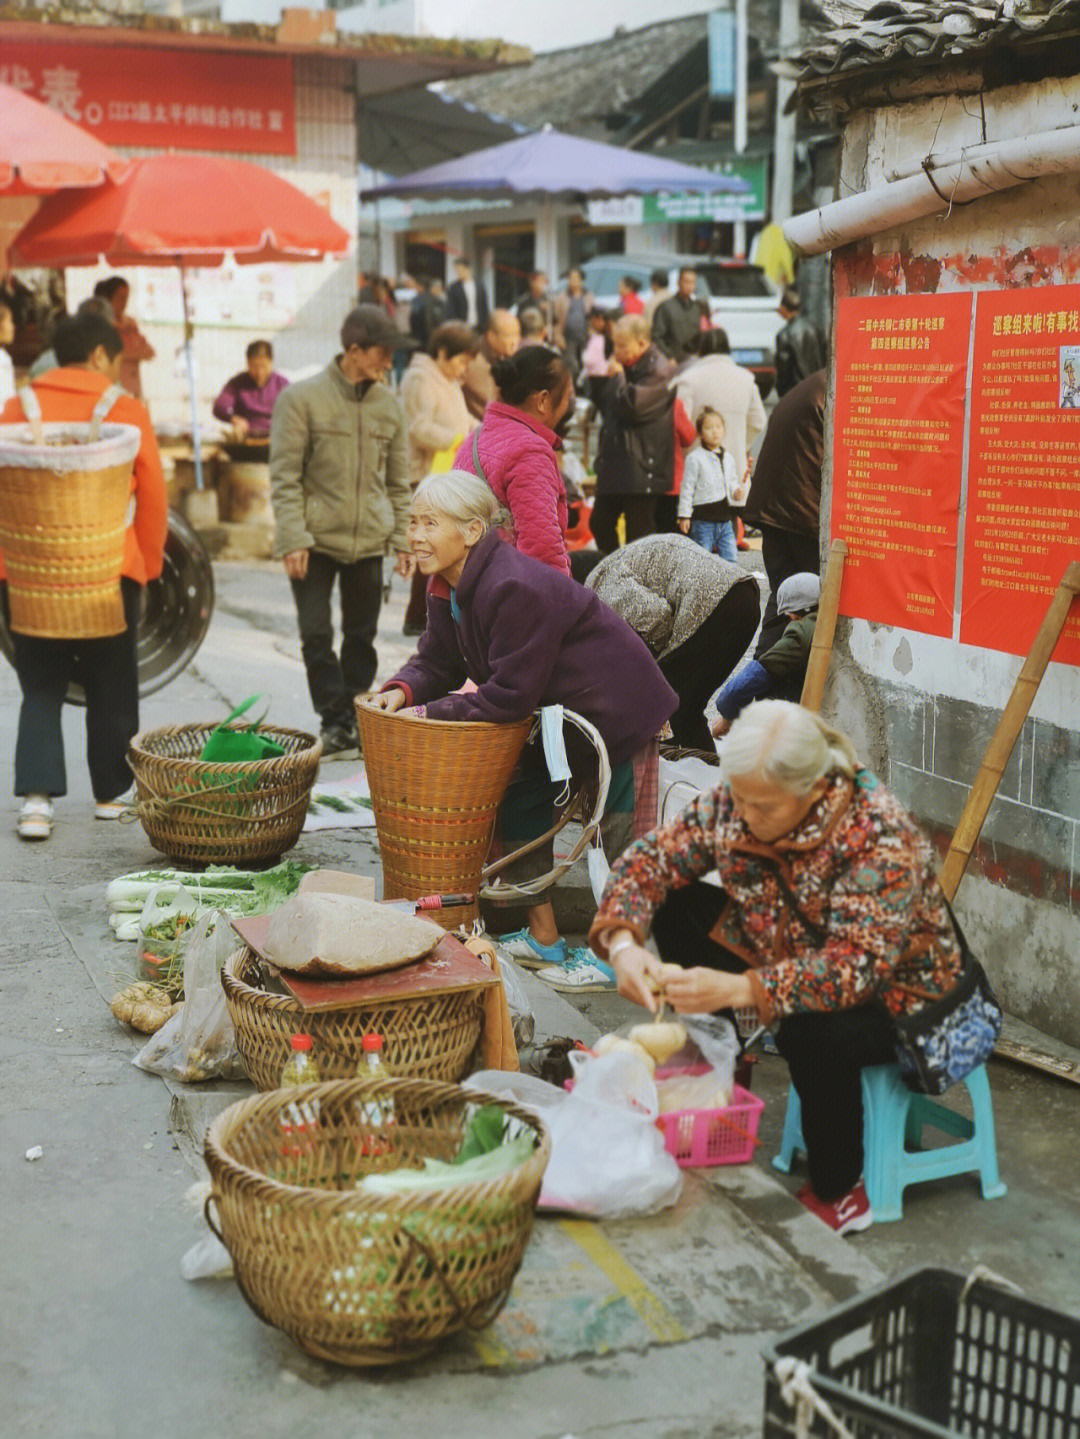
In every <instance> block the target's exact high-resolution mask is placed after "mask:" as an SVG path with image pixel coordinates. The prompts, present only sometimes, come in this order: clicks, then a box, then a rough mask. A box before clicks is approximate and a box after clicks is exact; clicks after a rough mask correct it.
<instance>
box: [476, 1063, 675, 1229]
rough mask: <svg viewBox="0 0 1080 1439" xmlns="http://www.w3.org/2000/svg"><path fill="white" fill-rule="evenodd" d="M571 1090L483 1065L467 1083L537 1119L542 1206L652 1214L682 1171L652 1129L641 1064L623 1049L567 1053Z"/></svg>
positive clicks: (624, 1215)
mask: <svg viewBox="0 0 1080 1439" xmlns="http://www.w3.org/2000/svg"><path fill="white" fill-rule="evenodd" d="M571 1063H572V1064H573V1065H574V1068H575V1072H576V1080H575V1084H574V1089H573V1091H572V1092H571V1093H567V1092H566V1091H565V1090H560V1089H557V1088H556V1087H555V1086H554V1085H552V1084H546V1083H545V1082H544V1081H543V1080H542V1079H535V1078H534V1077H533V1076H532V1075H527V1074H503V1073H502V1072H501V1071H498V1070H486V1071H484V1072H482V1073H480V1074H474V1075H473V1076H472V1078H471V1079H468V1080H466V1081H465V1084H466V1088H475V1089H481V1090H486V1091H487V1092H488V1093H491V1094H499V1095H504V1096H506V1097H507V1098H510V1099H513V1100H514V1101H515V1102H516V1103H519V1104H522V1105H524V1106H525V1107H527V1108H529V1109H532V1110H533V1111H534V1113H536V1114H538V1115H539V1116H540V1118H541V1119H543V1121H544V1123H545V1125H546V1126H547V1129H548V1134H549V1135H550V1138H551V1159H550V1160H549V1162H548V1167H547V1172H546V1173H545V1175H544V1185H543V1189H542V1190H541V1192H540V1207H541V1208H542V1209H560V1210H568V1211H569V1212H570V1213H572V1214H582V1215H586V1216H588V1217H589V1218H592V1219H628V1218H630V1217H632V1216H634V1215H641V1214H655V1213H657V1211H658V1210H661V1209H666V1208H667V1207H669V1206H670V1205H672V1204H674V1203H675V1202H676V1201H677V1200H678V1198H679V1195H680V1194H681V1193H682V1183H683V1178H682V1171H681V1170H680V1169H679V1166H678V1165H677V1164H676V1163H675V1161H674V1159H672V1157H671V1155H670V1154H668V1152H667V1150H666V1149H665V1148H664V1137H663V1135H662V1134H661V1133H660V1131H659V1130H658V1129H657V1128H656V1124H655V1120H656V1115H657V1108H658V1101H657V1095H656V1086H655V1084H653V1082H652V1079H651V1078H650V1076H649V1072H648V1069H647V1068H646V1066H645V1064H644V1063H643V1061H641V1060H639V1059H637V1058H636V1057H635V1056H633V1055H628V1054H605V1055H602V1056H601V1057H600V1058H592V1057H591V1056H589V1055H581V1056H580V1057H579V1056H578V1055H577V1054H574V1055H572V1056H571Z"/></svg>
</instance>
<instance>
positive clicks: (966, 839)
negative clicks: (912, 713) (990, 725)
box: [815, 560, 1080, 901]
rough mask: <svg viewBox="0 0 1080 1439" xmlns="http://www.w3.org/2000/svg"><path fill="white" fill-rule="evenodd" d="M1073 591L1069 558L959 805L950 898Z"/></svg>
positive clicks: (948, 872)
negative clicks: (975, 773) (965, 794)
mask: <svg viewBox="0 0 1080 1439" xmlns="http://www.w3.org/2000/svg"><path fill="white" fill-rule="evenodd" d="M1078 595H1080V563H1077V561H1075V560H1074V561H1073V562H1072V564H1070V565H1069V567H1068V569H1067V570H1066V571H1065V573H1064V575H1062V577H1061V583H1060V584H1059V585H1058V587H1057V590H1056V591H1055V593H1054V596H1053V598H1052V599H1051V601H1050V604H1049V606H1048V607H1047V611H1046V614H1045V615H1044V616H1043V622H1042V624H1041V625H1040V626H1039V632H1038V634H1037V635H1036V636H1035V639H1034V641H1033V642H1032V646H1031V649H1030V651H1029V652H1028V657H1027V659H1026V660H1025V661H1024V666H1023V668H1022V669H1021V671H1020V673H1019V675H1017V677H1016V683H1015V684H1014V685H1013V691H1012V694H1011V695H1010V696H1009V702H1008V704H1007V705H1006V706H1005V708H1004V710H1003V711H1002V713H1001V718H1000V720H998V725H997V729H996V730H995V731H994V733H993V735H992V736H991V738H990V743H989V744H988V745H987V747H986V753H985V754H984V755H983V762H982V764H981V765H980V766H979V773H978V774H977V775H976V776H975V783H974V784H973V785H972V786H971V792H970V794H969V795H968V798H967V804H965V806H964V812H963V814H962V815H961V816H960V822H959V824H958V825H957V826H956V830H955V832H954V834H953V837H952V843H951V844H950V845H949V850H948V853H947V854H946V856H945V863H944V864H943V865H942V867H941V887H942V889H943V890H944V891H945V897H946V898H947V899H948V900H950V901H951V900H952V898H953V896H954V895H955V894H956V891H957V889H958V888H959V885H960V881H961V880H962V879H963V877H964V871H965V870H966V869H967V866H968V861H969V860H970V858H971V851H972V850H973V849H974V848H975V845H976V843H977V841H978V838H979V835H980V833H981V831H982V827H983V822H984V820H985V819H986V815H987V812H988V810H989V809H990V805H991V804H992V803H993V799H994V795H995V794H996V793H997V788H998V785H999V784H1000V783H1001V776H1002V774H1003V773H1004V771H1005V766H1006V765H1007V764H1008V763H1009V756H1010V755H1011V754H1012V752H1013V746H1014V745H1015V744H1016V741H1017V738H1018V737H1019V734H1020V731H1021V729H1022V728H1023V725H1024V721H1025V720H1026V719H1027V716H1028V711H1029V710H1030V709H1031V705H1032V701H1033V700H1034V698H1035V695H1036V693H1037V691H1038V688H1039V685H1040V683H1041V682H1042V677H1043V675H1044V674H1045V673H1046V666H1047V665H1048V664H1049V663H1050V656H1051V655H1052V654H1053V652H1054V646H1055V645H1056V644H1057V642H1058V640H1059V639H1060V637H1061V631H1062V630H1063V629H1064V627H1065V621H1066V620H1067V619H1068V617H1069V610H1070V609H1071V608H1072V604H1073V601H1074V600H1075V599H1076V597H1077V596H1078ZM816 642H817V639H816V635H815V643H816Z"/></svg>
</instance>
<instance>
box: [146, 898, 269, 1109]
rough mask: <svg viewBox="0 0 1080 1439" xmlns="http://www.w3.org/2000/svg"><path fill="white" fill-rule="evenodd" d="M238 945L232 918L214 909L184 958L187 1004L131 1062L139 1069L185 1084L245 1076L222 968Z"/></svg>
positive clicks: (203, 920) (200, 922) (194, 935)
mask: <svg viewBox="0 0 1080 1439" xmlns="http://www.w3.org/2000/svg"><path fill="white" fill-rule="evenodd" d="M234 947H235V938H234V936H233V931H232V929H231V927H230V925H229V918H228V916H227V915H225V914H222V913H221V912H220V911H219V910H211V911H210V912H209V913H207V914H204V915H203V916H202V918H201V919H199V920H198V921H197V923H196V925H195V927H194V929H193V930H192V933H191V938H190V940H189V941H188V945H187V950H186V953H185V955H184V1004H183V1007H182V1008H181V1009H180V1011H179V1013H177V1014H174V1015H173V1017H172V1019H170V1020H169V1021H168V1022H167V1023H166V1024H165V1025H163V1026H162V1028H161V1029H159V1030H158V1032H157V1033H156V1034H155V1035H153V1036H152V1037H151V1039H150V1042H149V1044H146V1045H144V1047H143V1048H142V1049H140V1050H139V1052H138V1054H137V1055H136V1056H135V1058H134V1059H133V1060H132V1063H133V1064H136V1065H138V1067H139V1068H140V1069H146V1070H149V1071H150V1073H151V1074H162V1075H166V1076H168V1077H170V1078H173V1079H179V1080H182V1081H183V1082H184V1083H185V1084H195V1083H198V1082H199V1081H200V1080H204V1079H234V1078H239V1077H240V1076H241V1075H242V1074H243V1070H242V1069H241V1067H240V1059H239V1055H238V1054H237V1051H236V1036H235V1034H234V1033H233V1027H232V1020H231V1019H230V1018H229V1011H228V1010H227V1009H226V1007H225V994H224V991H223V990H222V988H221V967H222V965H223V964H224V963H225V960H226V959H227V958H228V956H229V954H230V953H231V952H232V950H233V948H234Z"/></svg>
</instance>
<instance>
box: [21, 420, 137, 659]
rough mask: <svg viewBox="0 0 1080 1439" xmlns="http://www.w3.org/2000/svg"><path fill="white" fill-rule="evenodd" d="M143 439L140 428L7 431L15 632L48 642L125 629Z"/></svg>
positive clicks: (55, 426) (59, 427)
mask: <svg viewBox="0 0 1080 1439" xmlns="http://www.w3.org/2000/svg"><path fill="white" fill-rule="evenodd" d="M140 440H141V436H140V434H139V431H138V430H137V429H136V428H135V426H134V425H111V424H104V425H100V426H93V425H91V424H47V425H44V426H42V427H41V442H40V443H39V442H37V440H36V438H35V436H34V433H33V431H32V429H31V427H30V425H0V551H3V555H4V562H5V564H6V566H7V579H8V599H9V603H10V606H11V629H12V631H13V632H14V633H16V634H21V635H34V636H36V637H38V638H43V639H101V638H104V637H105V636H107V635H118V634H120V633H122V631H123V630H124V627H125V624H126V621H125V619H124V603H123V597H122V594H121V591H120V571H121V568H122V566H123V561H124V533H125V531H126V529H127V526H128V509H129V506H130V504H131V471H132V464H133V462H134V459H135V455H136V453H137V452H138V448H139V443H140Z"/></svg>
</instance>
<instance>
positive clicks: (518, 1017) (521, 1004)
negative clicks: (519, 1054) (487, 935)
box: [495, 953, 536, 1050]
mask: <svg viewBox="0 0 1080 1439" xmlns="http://www.w3.org/2000/svg"><path fill="white" fill-rule="evenodd" d="M495 957H496V959H497V960H498V962H499V978H500V979H501V980H502V983H503V989H504V991H505V992H506V1004H507V1008H508V1009H509V1010H510V1020H511V1023H512V1024H513V1027H514V1043H515V1044H516V1045H517V1047H518V1049H519V1050H521V1049H524V1048H525V1047H526V1045H529V1044H531V1043H532V1037H533V1035H534V1033H535V1032H536V1016H535V1015H534V1014H533V1007H532V1005H531V1004H530V1003H529V996H528V995H527V994H526V993H525V986H524V985H523V984H522V982H521V976H520V974H519V973H518V968H517V965H516V964H515V963H514V962H513V960H512V959H506V958H505V957H504V956H503V955H501V954H498V953H496V956H495Z"/></svg>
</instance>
